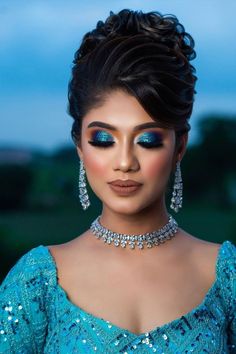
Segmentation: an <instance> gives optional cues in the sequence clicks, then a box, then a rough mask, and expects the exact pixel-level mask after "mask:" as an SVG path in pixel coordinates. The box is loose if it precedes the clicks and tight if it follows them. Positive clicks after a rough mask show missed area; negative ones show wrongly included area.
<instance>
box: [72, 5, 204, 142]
mask: <svg viewBox="0 0 236 354" xmlns="http://www.w3.org/2000/svg"><path fill="white" fill-rule="evenodd" d="M193 48H194V40H193V38H192V37H191V36H190V34H188V33H186V32H185V29H184V26H183V25H182V24H180V23H179V21H178V19H177V18H176V17H175V16H174V15H162V14H160V13H159V12H157V11H153V12H148V13H143V12H142V11H132V10H129V9H124V10H121V11H120V12H118V13H117V14H114V13H113V12H112V11H111V12H110V15H109V16H108V18H107V19H106V20H105V22H103V21H98V22H97V25H96V28H95V29H93V30H91V31H90V32H88V33H86V34H85V35H84V37H83V39H82V43H81V45H80V47H79V49H78V50H77V51H76V53H75V56H74V60H73V64H74V65H73V67H72V77H71V79H70V82H69V86H68V100H69V104H68V113H69V114H70V115H71V116H72V117H73V119H74V122H73V126H72V130H71V134H72V138H73V141H74V142H75V144H76V145H80V142H81V126H82V118H83V116H84V115H85V114H86V113H87V112H88V111H89V110H90V109H91V108H94V107H98V106H100V105H101V104H102V103H103V102H104V100H105V98H106V95H107V94H109V92H111V91H112V90H114V89H122V90H124V91H125V92H127V93H129V94H131V95H133V96H134V97H136V99H137V100H138V101H139V103H140V104H141V105H142V107H143V108H144V110H145V111H146V112H147V113H148V114H149V115H150V116H151V117H152V119H154V120H155V121H157V122H158V123H159V124H160V127H163V128H171V129H172V128H173V129H174V130H175V132H176V137H177V138H178V137H180V136H181V135H182V134H184V133H186V132H188V131H189V130H190V129H191V127H190V124H189V122H188V120H189V118H190V116H191V113H192V107H193V101H194V93H195V82H196V80H197V78H196V76H195V68H194V67H193V66H192V65H191V64H190V60H192V59H194V58H195V57H196V53H195V51H194V49H193Z"/></svg>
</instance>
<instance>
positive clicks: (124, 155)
mask: <svg viewBox="0 0 236 354" xmlns="http://www.w3.org/2000/svg"><path fill="white" fill-rule="evenodd" d="M138 169H139V162H138V159H137V156H136V155H135V152H134V150H133V148H132V147H130V146H129V144H128V143H127V142H126V143H124V144H123V145H122V146H121V147H120V149H118V150H117V155H116V157H115V158H114V170H120V171H122V172H127V171H137V170H138Z"/></svg>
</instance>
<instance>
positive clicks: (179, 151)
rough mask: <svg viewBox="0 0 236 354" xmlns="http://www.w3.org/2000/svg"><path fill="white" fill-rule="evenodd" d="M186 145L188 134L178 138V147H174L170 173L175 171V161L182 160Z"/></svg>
mask: <svg viewBox="0 0 236 354" xmlns="http://www.w3.org/2000/svg"><path fill="white" fill-rule="evenodd" d="M187 143H188V133H185V134H183V135H182V136H181V137H180V140H179V143H178V146H176V150H175V153H174V155H173V160H172V171H175V168H176V163H177V161H181V160H182V158H183V156H184V154H185V152H186V149H187Z"/></svg>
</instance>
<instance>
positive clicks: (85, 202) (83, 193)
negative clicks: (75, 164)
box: [79, 159, 90, 210]
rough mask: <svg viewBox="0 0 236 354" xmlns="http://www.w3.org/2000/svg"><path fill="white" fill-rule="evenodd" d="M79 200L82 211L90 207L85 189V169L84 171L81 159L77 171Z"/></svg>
mask: <svg viewBox="0 0 236 354" xmlns="http://www.w3.org/2000/svg"><path fill="white" fill-rule="evenodd" d="M79 199H80V203H81V205H82V208H83V210H86V209H87V208H88V207H89V206H90V201H89V196H88V192H87V189H86V180H85V169H84V163H83V160H82V159H80V171H79Z"/></svg>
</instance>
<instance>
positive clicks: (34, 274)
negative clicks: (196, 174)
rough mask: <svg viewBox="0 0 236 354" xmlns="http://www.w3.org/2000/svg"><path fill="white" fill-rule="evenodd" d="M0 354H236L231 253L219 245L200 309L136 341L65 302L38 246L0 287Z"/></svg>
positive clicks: (234, 252)
mask: <svg viewBox="0 0 236 354" xmlns="http://www.w3.org/2000/svg"><path fill="white" fill-rule="evenodd" d="M0 353H11V354H14V353H15V354H21V353H24V354H25V353H53V354H55V353H61V354H67V353H68V354H70V353H101V354H104V353H105V354H106V353H123V354H125V353H137V354H141V353H156V354H170V353H171V354H177V353H181V354H182V353H185V354H187V353H212V354H213V353H219V354H223V353H236V247H235V245H234V244H233V243H232V242H230V241H228V240H227V241H224V242H223V243H222V244H221V246H220V248H219V251H218V256H217V261H216V279H215V282H214V283H213V284H212V286H211V288H210V289H209V290H208V292H207V294H206V296H205V298H204V299H203V301H202V302H201V304H200V305H198V306H197V307H196V308H194V309H193V310H192V311H190V312H188V313H186V314H185V315H183V316H181V317H179V318H177V319H175V320H173V321H171V322H169V323H166V324H165V325H163V326H160V327H156V328H155V329H153V330H152V331H150V332H147V333H142V334H140V335H136V334H134V333H131V332H130V331H128V330H126V329H124V328H120V327H118V326H116V325H114V324H112V323H111V322H109V321H107V320H105V319H103V318H99V317H96V316H93V315H92V314H91V313H89V312H86V311H85V310H83V309H82V308H80V307H78V306H76V305H74V304H73V303H72V302H70V300H69V299H68V297H67V295H66V293H65V291H64V290H63V288H62V287H61V286H60V285H59V283H58V277H57V269H56V264H55V261H54V259H53V257H52V255H51V253H50V252H49V249H48V248H47V247H45V246H42V245H40V246H38V247H36V248H34V249H32V250H30V251H29V252H27V253H26V254H25V255H24V256H22V257H21V258H20V260H19V261H18V262H17V263H16V265H15V266H14V267H13V268H12V269H11V271H10V272H9V273H8V275H7V277H6V278H5V280H4V281H3V283H2V285H1V288H0Z"/></svg>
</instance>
